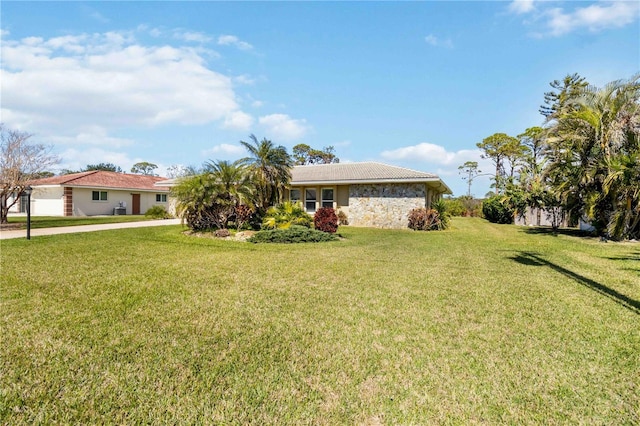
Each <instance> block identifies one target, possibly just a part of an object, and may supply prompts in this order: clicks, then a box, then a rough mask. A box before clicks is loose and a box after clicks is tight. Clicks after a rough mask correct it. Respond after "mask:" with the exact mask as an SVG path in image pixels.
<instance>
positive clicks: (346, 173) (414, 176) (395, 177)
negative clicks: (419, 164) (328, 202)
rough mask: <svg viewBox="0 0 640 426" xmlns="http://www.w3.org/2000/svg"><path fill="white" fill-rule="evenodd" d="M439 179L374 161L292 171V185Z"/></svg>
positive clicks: (300, 168)
mask: <svg viewBox="0 0 640 426" xmlns="http://www.w3.org/2000/svg"><path fill="white" fill-rule="evenodd" d="M439 180H440V178H439V177H438V176H437V175H434V174H433V173H425V172H419V171H417V170H411V169H405V168H404V167H397V166H390V165H388V164H382V163H374V162H365V163H337V164H317V165H316V164H314V165H308V166H295V167H294V168H293V170H292V171H291V184H292V185H300V184H305V183H365V182H370V183H374V182H434V181H439Z"/></svg>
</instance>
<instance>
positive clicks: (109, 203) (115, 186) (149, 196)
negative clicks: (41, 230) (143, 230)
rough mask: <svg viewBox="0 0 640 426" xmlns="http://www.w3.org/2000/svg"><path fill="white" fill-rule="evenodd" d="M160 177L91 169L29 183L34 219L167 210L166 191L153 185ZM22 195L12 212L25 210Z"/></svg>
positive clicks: (167, 191)
mask: <svg viewBox="0 0 640 426" xmlns="http://www.w3.org/2000/svg"><path fill="white" fill-rule="evenodd" d="M163 180H166V178H163V177H157V176H145V175H132V174H126V173H115V172H107V171H102V170H94V171H90V172H81V173H72V174H68V175H63V176H54V177H50V178H44V179H37V180H34V181H31V182H29V184H30V185H31V187H32V188H33V193H32V195H31V214H32V215H35V216H97V215H113V214H144V213H145V212H146V211H147V210H148V209H149V208H150V207H152V206H155V205H160V206H164V207H165V208H166V209H167V210H170V205H169V199H168V197H169V188H168V187H163V186H155V183H156V182H159V181H163ZM26 202H27V201H26V196H25V197H21V199H20V201H18V203H16V206H14V207H15V208H14V209H12V210H11V211H12V212H24V211H25V210H26V205H25V204H26Z"/></svg>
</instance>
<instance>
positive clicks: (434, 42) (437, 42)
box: [424, 34, 453, 49]
mask: <svg viewBox="0 0 640 426" xmlns="http://www.w3.org/2000/svg"><path fill="white" fill-rule="evenodd" d="M424 41H426V42H427V44H430V45H431V46H435V47H446V48H447V49H452V48H453V42H452V41H451V39H449V38H447V39H444V40H443V39H440V38H438V37H436V36H434V35H433V34H429V35H428V36H426V37H425V38H424Z"/></svg>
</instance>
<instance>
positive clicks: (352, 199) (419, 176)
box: [286, 162, 452, 228]
mask: <svg viewBox="0 0 640 426" xmlns="http://www.w3.org/2000/svg"><path fill="white" fill-rule="evenodd" d="M451 193H452V192H451V189H450V188H449V187H448V186H447V185H446V184H445V183H444V182H443V181H442V180H441V179H440V178H439V177H438V176H437V175H435V174H432V173H425V172H420V171H416V170H411V169H406V168H404V167H397V166H390V165H387V164H382V163H375V162H363V163H336V164H317V165H315V164H314V165H306V166H296V167H294V168H293V169H292V171H291V183H290V187H289V189H288V191H286V196H287V197H288V199H289V200H291V201H300V202H301V203H302V205H303V206H304V208H305V210H306V211H307V212H308V213H311V214H313V213H315V211H316V210H317V209H318V208H320V207H333V208H334V209H336V210H341V211H343V212H344V213H345V214H346V216H347V219H348V222H349V224H350V225H354V226H366V227H376V228H406V227H407V225H408V215H409V212H410V211H411V210H412V209H415V208H420V207H427V208H430V207H431V203H432V202H433V201H435V200H438V199H440V198H441V197H442V195H443V194H451Z"/></svg>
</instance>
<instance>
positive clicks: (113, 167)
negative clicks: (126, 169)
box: [82, 163, 122, 173]
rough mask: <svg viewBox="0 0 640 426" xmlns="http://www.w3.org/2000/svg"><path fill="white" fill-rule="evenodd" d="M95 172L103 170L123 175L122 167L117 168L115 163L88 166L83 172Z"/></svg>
mask: <svg viewBox="0 0 640 426" xmlns="http://www.w3.org/2000/svg"><path fill="white" fill-rule="evenodd" d="M93 170H102V171H105V172H116V173H122V169H121V168H120V166H116V165H115V164H113V163H99V164H87V167H85V168H84V170H82V171H83V172H91V171H93Z"/></svg>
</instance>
